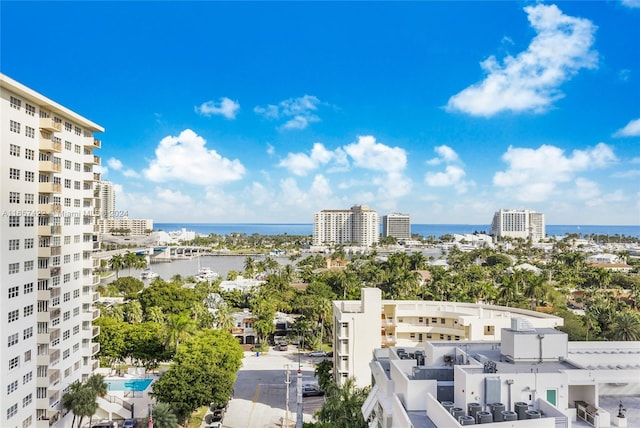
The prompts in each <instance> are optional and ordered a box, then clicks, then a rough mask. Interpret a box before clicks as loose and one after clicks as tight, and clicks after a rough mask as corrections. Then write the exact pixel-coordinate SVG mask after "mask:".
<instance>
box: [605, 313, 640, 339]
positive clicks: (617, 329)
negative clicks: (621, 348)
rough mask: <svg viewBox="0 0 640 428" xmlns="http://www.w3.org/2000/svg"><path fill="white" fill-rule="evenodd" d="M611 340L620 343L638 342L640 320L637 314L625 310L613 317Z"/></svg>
mask: <svg viewBox="0 0 640 428" xmlns="http://www.w3.org/2000/svg"><path fill="white" fill-rule="evenodd" d="M611 339H613V340H621V341H637V340H640V319H639V316H638V313H637V312H634V311H632V310H625V311H622V312H619V313H617V314H616V315H615V318H614V322H613V326H612V329H611Z"/></svg>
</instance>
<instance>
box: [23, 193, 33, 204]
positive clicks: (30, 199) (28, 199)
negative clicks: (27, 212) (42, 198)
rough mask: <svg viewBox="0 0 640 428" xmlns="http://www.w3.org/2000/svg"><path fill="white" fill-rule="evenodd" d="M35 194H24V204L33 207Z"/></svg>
mask: <svg viewBox="0 0 640 428" xmlns="http://www.w3.org/2000/svg"><path fill="white" fill-rule="evenodd" d="M34 198H35V196H34V194H33V193H25V194H24V203H25V204H29V205H33V201H34Z"/></svg>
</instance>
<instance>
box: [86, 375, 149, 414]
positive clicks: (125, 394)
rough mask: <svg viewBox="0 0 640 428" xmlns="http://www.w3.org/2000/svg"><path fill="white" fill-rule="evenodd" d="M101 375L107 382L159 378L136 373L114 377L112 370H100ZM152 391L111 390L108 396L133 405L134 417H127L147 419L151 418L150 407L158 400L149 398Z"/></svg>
mask: <svg viewBox="0 0 640 428" xmlns="http://www.w3.org/2000/svg"><path fill="white" fill-rule="evenodd" d="M98 373H99V374H102V375H104V376H105V381H109V380H121V381H131V380H133V379H152V380H157V379H158V378H159V376H158V374H157V373H135V374H127V375H125V376H114V375H113V371H112V370H110V369H108V368H107V369H99V371H98ZM150 391H151V388H150V387H147V389H145V390H144V391H116V390H109V391H108V392H107V395H108V396H111V397H115V398H118V399H121V400H122V401H124V402H126V403H129V404H131V405H133V415H126V416H127V417H133V418H136V419H137V418H140V419H142V418H146V417H148V416H149V406H151V405H153V404H155V403H156V400H155V399H154V398H152V397H151V396H149V392H150Z"/></svg>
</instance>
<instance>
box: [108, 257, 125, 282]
mask: <svg viewBox="0 0 640 428" xmlns="http://www.w3.org/2000/svg"><path fill="white" fill-rule="evenodd" d="M109 266H110V267H111V270H115V271H116V278H118V275H119V273H120V271H121V270H122V269H124V258H123V257H122V254H114V255H113V256H111V258H110V259H109Z"/></svg>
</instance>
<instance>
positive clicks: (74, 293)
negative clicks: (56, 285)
mask: <svg viewBox="0 0 640 428" xmlns="http://www.w3.org/2000/svg"><path fill="white" fill-rule="evenodd" d="M78 297H80V289H79V288H76V289H75V290H73V298H74V299H77V298H78Z"/></svg>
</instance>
